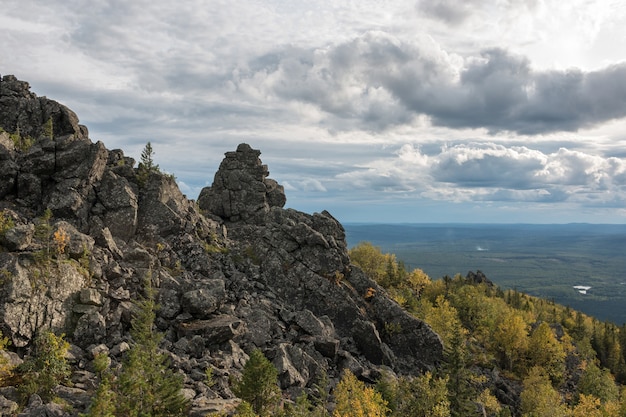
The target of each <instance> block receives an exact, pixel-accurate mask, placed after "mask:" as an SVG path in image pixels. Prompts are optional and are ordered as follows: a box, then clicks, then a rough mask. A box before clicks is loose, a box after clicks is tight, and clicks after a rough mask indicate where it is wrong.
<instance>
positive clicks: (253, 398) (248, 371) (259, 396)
mask: <svg viewBox="0 0 626 417" xmlns="http://www.w3.org/2000/svg"><path fill="white" fill-rule="evenodd" d="M233 392H234V393H235V395H237V397H239V398H241V399H242V400H244V401H246V402H248V403H249V404H250V405H251V406H252V409H253V410H254V412H256V413H257V414H259V415H261V416H268V415H270V414H271V413H272V412H274V411H275V410H276V408H277V407H278V403H279V401H280V388H279V386H278V371H277V370H276V368H275V367H274V365H272V363H271V362H270V361H269V360H268V359H267V358H266V357H265V355H263V352H261V351H260V350H259V349H255V350H253V351H252V352H251V353H250V359H248V362H246V364H245V366H244V368H243V374H242V376H241V379H240V380H238V381H235V383H234V385H233Z"/></svg>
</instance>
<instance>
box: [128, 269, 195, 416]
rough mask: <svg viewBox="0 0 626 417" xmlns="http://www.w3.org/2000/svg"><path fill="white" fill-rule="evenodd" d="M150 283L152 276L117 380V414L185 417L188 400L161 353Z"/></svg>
mask: <svg viewBox="0 0 626 417" xmlns="http://www.w3.org/2000/svg"><path fill="white" fill-rule="evenodd" d="M150 281H151V279H150V278H149V277H148V278H147V279H146V293H147V296H146V297H145V298H143V299H141V300H140V301H138V302H137V308H138V311H137V313H136V314H135V317H134V318H133V320H132V322H131V332H130V333H131V336H132V337H133V341H134V343H133V345H132V347H131V349H130V350H129V351H128V352H127V354H126V357H125V358H124V361H123V365H122V369H121V371H120V374H119V377H118V379H117V381H116V389H117V391H118V393H119V395H118V404H117V415H120V416H128V417H136V416H151V417H157V416H164V417H165V416H183V415H185V413H186V411H187V408H188V401H187V400H186V399H185V398H184V397H183V395H182V394H181V389H182V387H183V382H182V376H180V375H177V374H175V373H174V372H173V371H172V370H171V369H170V368H169V367H168V361H167V355H166V354H164V353H161V352H160V351H159V343H160V341H161V339H162V337H163V335H162V334H161V333H158V332H156V331H155V330H154V319H155V315H156V314H155V311H156V303H155V301H154V290H153V289H152V284H151V282H150Z"/></svg>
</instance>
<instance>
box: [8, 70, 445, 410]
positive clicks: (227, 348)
mask: <svg viewBox="0 0 626 417" xmlns="http://www.w3.org/2000/svg"><path fill="white" fill-rule="evenodd" d="M50 121H51V122H50ZM50 126H52V129H50ZM0 127H1V128H2V131H0V213H1V214H2V215H3V216H4V218H5V219H8V220H7V222H6V223H7V224H8V225H9V226H8V227H7V228H6V230H5V231H3V232H1V233H0V246H1V250H0V272H1V273H2V274H1V275H0V329H1V330H2V333H3V334H4V335H5V336H7V337H9V338H10V340H11V341H12V346H11V349H12V350H13V351H14V352H15V353H12V354H13V355H14V356H16V357H15V360H19V359H20V358H21V357H23V356H24V355H26V354H28V352H29V351H30V349H31V347H32V342H33V338H34V336H35V335H36V334H37V333H38V332H40V331H42V330H45V329H52V330H53V331H55V332H58V333H61V332H63V333H65V334H66V338H67V340H68V341H70V343H71V349H70V352H71V363H72V367H73V377H72V379H73V382H74V386H73V387H72V388H69V387H62V386H59V387H58V389H57V391H58V392H57V394H58V396H59V397H61V398H63V399H65V400H66V401H67V402H68V403H69V404H70V405H71V406H72V411H59V414H54V415H78V413H79V412H83V411H84V410H85V407H86V406H87V405H88V402H89V398H90V395H91V394H92V393H93V389H94V381H95V374H94V369H93V363H92V359H93V355H94V353H95V352H97V351H102V350H105V351H108V352H109V354H110V356H111V358H112V361H113V364H114V365H115V364H116V363H119V362H120V360H121V358H122V357H123V355H124V352H125V351H126V350H127V349H128V346H129V344H132V342H133V341H132V338H131V337H130V335H129V326H130V320H131V317H132V311H133V300H136V299H137V298H138V297H139V296H140V295H141V294H142V292H143V288H144V284H143V282H144V281H143V280H144V279H145V278H146V277H150V279H151V280H152V284H153V287H154V288H155V289H156V290H157V293H158V303H159V304H160V306H161V307H160V309H159V311H158V312H157V320H156V325H157V327H158V329H159V330H160V331H161V332H163V333H164V334H165V339H164V341H163V344H162V346H161V348H162V349H164V350H166V351H167V352H169V355H170V358H171V362H172V366H173V367H174V368H175V369H177V370H178V371H179V372H181V373H183V374H184V377H185V380H184V383H185V393H186V395H188V397H189V398H190V399H191V400H192V411H191V414H192V415H203V413H206V412H209V411H220V410H223V409H226V408H228V407H229V406H230V405H232V402H233V400H234V395H233V393H232V392H231V390H230V387H229V376H230V375H237V374H239V373H240V372H241V370H242V367H243V365H244V363H245V361H246V359H247V352H250V351H251V350H252V349H254V348H260V349H261V350H262V351H263V352H264V353H265V355H266V356H267V357H268V358H269V359H270V360H272V362H273V363H274V365H275V366H276V367H277V369H278V370H279V377H280V383H281V388H282V389H283V390H285V392H287V393H289V394H292V395H297V394H298V393H299V392H300V391H301V390H306V389H309V388H311V387H312V386H313V384H314V383H315V382H316V381H317V378H318V376H319V375H320V374H321V373H322V372H323V371H324V372H326V373H327V374H328V375H329V376H330V378H331V380H335V381H336V380H337V378H338V377H339V375H340V372H341V370H342V369H344V368H349V369H350V370H352V372H353V373H355V374H356V375H357V376H358V377H360V378H361V379H364V380H369V381H374V380H375V379H376V378H377V377H378V376H380V374H381V369H383V367H384V369H388V370H389V371H390V372H396V373H399V374H417V373H419V372H421V371H423V370H425V369H431V368H433V367H434V366H436V364H437V363H438V362H439V361H440V360H441V358H442V351H443V347H442V343H441V340H440V339H439V337H438V336H437V335H436V334H435V333H434V332H433V331H432V330H431V329H430V328H429V327H428V326H427V325H426V324H424V323H423V322H421V321H419V320H417V319H415V318H413V317H412V316H410V315H408V314H407V313H406V312H405V311H404V310H402V309H401V308H400V307H399V306H398V305H397V304H396V303H395V302H393V301H392V300H391V299H390V298H389V297H388V296H387V295H386V293H385V291H384V290H383V289H382V288H380V287H378V285H377V284H376V283H375V282H374V281H372V280H370V279H369V278H368V277H367V276H365V275H364V273H363V272H362V271H361V270H359V269H358V268H356V267H354V266H352V265H350V260H349V257H348V251H347V247H346V240H345V233H344V229H343V227H342V226H341V224H340V223H339V222H338V221H337V220H336V219H335V218H333V217H332V215H331V214H330V213H328V212H326V211H323V212H321V213H315V214H313V215H310V214H305V213H301V212H298V211H296V210H293V209H284V208H283V206H284V205H285V202H286V198H285V194H284V189H283V187H282V186H280V185H279V184H277V183H276V181H274V180H271V179H269V178H267V176H268V174H269V172H268V169H267V167H266V166H265V165H263V164H262V162H261V160H260V159H259V155H260V152H259V151H258V150H254V149H252V148H251V147H250V146H249V145H247V144H241V145H239V146H238V147H237V150H236V151H235V152H228V153H226V157H225V158H224V160H223V162H222V163H221V165H220V167H219V169H218V171H217V173H216V174H215V179H214V182H213V185H212V186H211V187H207V188H205V189H203V190H202V192H201V193H200V196H199V198H198V202H197V204H196V203H195V202H193V201H190V200H188V199H187V198H186V197H185V196H184V195H183V194H182V193H181V192H180V190H179V188H178V186H177V185H176V183H175V181H174V179H173V178H172V177H170V176H167V175H164V174H162V173H160V172H158V171H153V172H150V173H149V175H148V177H147V179H146V180H145V181H138V178H137V168H135V161H134V160H133V159H132V158H129V157H126V156H124V153H123V152H122V151H121V150H108V149H107V148H106V147H105V146H104V145H103V144H102V143H101V142H96V143H93V142H92V141H91V140H90V139H89V137H88V132H87V129H86V128H85V127H84V126H81V125H80V124H78V118H77V117H76V115H75V114H74V113H73V112H72V111H71V110H69V109H67V108H66V107H65V106H63V105H61V104H59V103H57V102H54V101H52V100H49V99H47V98H45V97H37V96H36V95H35V94H33V93H31V92H30V91H29V86H28V84H27V83H25V82H22V81H18V80H17V79H16V78H15V77H13V76H4V77H2V81H1V82H0ZM46 210H48V211H47V212H46ZM47 214H51V216H50V217H47ZM9 220H10V221H9ZM55 233H57V235H55ZM58 236H67V239H66V240H64V241H65V242H66V246H64V247H63V250H59V248H58V247H54V245H55V244H59V242H58V239H59V237H58ZM55 239H56V240H55ZM50 245H52V246H53V247H52V248H51V247H50ZM51 250H56V251H57V252H56V256H55V257H50V251H51ZM366 294H369V295H371V294H374V295H373V296H367V297H366ZM387 329H394V331H393V332H390V331H388V330H387ZM15 354H17V355H15ZM207 369H212V370H213V375H214V376H215V381H216V383H215V384H214V385H213V386H211V387H209V386H208V385H207V384H206V380H205V371H206V370H207ZM15 402H17V399H16V398H15V392H14V390H11V389H9V388H1V389H0V408H2V407H8V408H5V409H10V408H11V407H13V405H12V404H14V403H15ZM46 407H47V408H46ZM55 407H56V405H54V404H43V403H41V401H40V400H39V401H38V400H37V398H31V401H30V404H29V405H28V406H27V408H26V409H25V410H24V411H23V415H25V416H29V415H41V414H38V413H41V410H43V409H45V410H47V409H48V408H49V409H50V410H51V411H49V412H50V413H54V412H56V411H54V410H52V409H54V408H55ZM46 412H48V411H46Z"/></svg>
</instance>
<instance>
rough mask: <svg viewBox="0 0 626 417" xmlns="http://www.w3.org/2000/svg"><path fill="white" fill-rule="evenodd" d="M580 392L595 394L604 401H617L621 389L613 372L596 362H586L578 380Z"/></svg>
mask: <svg viewBox="0 0 626 417" xmlns="http://www.w3.org/2000/svg"><path fill="white" fill-rule="evenodd" d="M578 392H579V393H580V394H581V395H582V394H585V395H593V396H594V397H596V398H598V399H600V400H601V401H602V402H607V401H615V400H617V399H618V396H619V389H618V388H617V385H615V378H613V376H612V375H611V372H610V371H609V370H608V369H600V368H599V367H598V366H597V365H596V364H595V363H594V362H589V363H587V364H586V366H585V369H584V371H583V374H582V375H581V377H580V381H578Z"/></svg>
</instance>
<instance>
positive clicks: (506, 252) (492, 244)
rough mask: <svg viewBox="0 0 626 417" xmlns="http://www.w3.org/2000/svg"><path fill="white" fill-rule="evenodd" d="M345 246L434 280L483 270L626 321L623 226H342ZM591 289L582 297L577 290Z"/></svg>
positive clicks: (504, 284)
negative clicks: (371, 250) (361, 247)
mask: <svg viewBox="0 0 626 417" xmlns="http://www.w3.org/2000/svg"><path fill="white" fill-rule="evenodd" d="M344 227H345V229H346V234H347V240H348V244H349V245H350V246H351V247H352V246H354V245H356V244H358V243H359V242H362V241H367V242H371V243H372V244H374V245H375V246H378V247H380V248H381V249H382V250H383V251H384V252H390V253H393V254H395V256H397V258H398V260H400V261H402V262H403V263H404V264H405V265H406V267H407V268H420V269H422V270H423V271H424V272H426V273H427V274H428V275H429V276H430V277H432V278H441V277H444V276H446V275H448V276H454V275H455V274H457V273H460V274H463V275H464V274H466V273H467V272H468V271H470V270H471V271H475V270H480V271H482V272H483V273H485V275H486V276H487V277H488V278H489V279H490V280H492V281H493V282H495V283H496V284H497V285H498V286H499V287H501V288H503V289H517V290H519V291H521V292H525V293H528V294H531V295H535V296H538V297H543V298H546V299H548V300H553V301H555V302H557V303H559V304H562V305H565V306H570V307H571V308H574V309H577V310H581V311H582V312H584V313H586V314H589V315H591V316H594V317H597V318H598V319H601V320H610V321H612V322H614V323H616V324H623V323H626V308H624V306H625V305H626V274H625V272H626V256H624V253H626V252H625V251H626V225H596V224H565V225H529V224H401V225H400V224H398V225H388V224H387V225H383V224H379V225H377V224H344ZM579 285H582V286H588V287H591V289H590V290H589V291H587V294H581V293H580V292H579V291H578V290H577V289H575V288H574V287H575V286H579Z"/></svg>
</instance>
